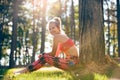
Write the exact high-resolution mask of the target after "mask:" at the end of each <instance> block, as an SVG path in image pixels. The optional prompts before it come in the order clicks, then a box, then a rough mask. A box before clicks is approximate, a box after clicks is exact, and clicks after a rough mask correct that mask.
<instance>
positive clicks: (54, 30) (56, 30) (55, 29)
mask: <svg viewBox="0 0 120 80" xmlns="http://www.w3.org/2000/svg"><path fill="white" fill-rule="evenodd" d="M49 31H50V33H51V34H52V35H54V34H59V33H60V30H59V28H58V27H57V26H56V25H55V23H50V24H49Z"/></svg>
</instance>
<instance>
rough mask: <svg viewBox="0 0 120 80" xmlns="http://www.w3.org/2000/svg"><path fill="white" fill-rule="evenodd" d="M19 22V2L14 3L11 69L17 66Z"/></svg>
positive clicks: (16, 0)
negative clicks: (16, 52) (15, 58)
mask: <svg viewBox="0 0 120 80" xmlns="http://www.w3.org/2000/svg"><path fill="white" fill-rule="evenodd" d="M17 20H18V0H15V1H13V19H12V22H13V26H12V42H11V53H10V57H9V58H10V61H9V68H12V67H14V66H15V61H14V58H13V57H14V55H15V51H16V44H17Z"/></svg>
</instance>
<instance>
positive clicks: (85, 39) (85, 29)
mask: <svg viewBox="0 0 120 80" xmlns="http://www.w3.org/2000/svg"><path fill="white" fill-rule="evenodd" d="M79 2H80V4H79V5H80V6H81V7H80V19H79V20H80V61H81V62H82V63H89V62H92V61H94V62H96V63H102V62H103V61H104V59H103V58H104V56H105V41H104V30H103V27H104V26H103V12H102V0H80V1H79Z"/></svg>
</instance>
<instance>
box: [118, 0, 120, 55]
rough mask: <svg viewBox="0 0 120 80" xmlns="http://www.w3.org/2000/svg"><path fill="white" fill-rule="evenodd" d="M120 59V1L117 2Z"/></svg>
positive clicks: (119, 53) (119, 52) (119, 51)
mask: <svg viewBox="0 0 120 80" xmlns="http://www.w3.org/2000/svg"><path fill="white" fill-rule="evenodd" d="M117 32H118V57H120V0H117Z"/></svg>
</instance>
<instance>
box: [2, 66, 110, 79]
mask: <svg viewBox="0 0 120 80" xmlns="http://www.w3.org/2000/svg"><path fill="white" fill-rule="evenodd" d="M19 69H21V68H14V69H9V70H4V71H3V74H4V78H3V79H0V80H73V78H72V76H71V75H70V74H68V73H67V72H65V71H62V70H60V69H57V68H54V67H44V68H41V69H40V70H38V71H34V72H31V73H26V74H20V75H16V76H14V75H13V74H12V73H13V71H16V70H19ZM111 75H112V71H111V70H108V72H107V73H105V74H98V73H88V74H86V75H83V76H81V77H80V79H78V80H109V77H110V76H111Z"/></svg>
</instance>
